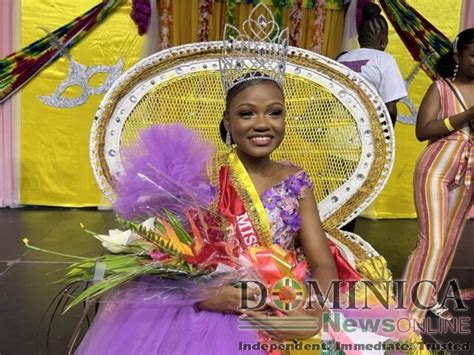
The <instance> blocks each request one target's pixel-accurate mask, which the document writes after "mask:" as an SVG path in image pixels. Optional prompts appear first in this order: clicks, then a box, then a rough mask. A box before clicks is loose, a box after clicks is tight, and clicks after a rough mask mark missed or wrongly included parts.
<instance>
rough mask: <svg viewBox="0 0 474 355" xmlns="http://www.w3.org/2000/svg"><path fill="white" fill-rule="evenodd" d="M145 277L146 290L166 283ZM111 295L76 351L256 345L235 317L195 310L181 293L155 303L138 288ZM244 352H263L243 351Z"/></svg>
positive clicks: (111, 354)
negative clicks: (148, 283)
mask: <svg viewBox="0 0 474 355" xmlns="http://www.w3.org/2000/svg"><path fill="white" fill-rule="evenodd" d="M148 281H149V282H150V283H151V288H153V287H160V286H159V284H160V283H162V282H166V281H163V280H160V279H158V278H149V279H148ZM167 282H168V283H169V282H170V281H167ZM155 283H156V284H155ZM154 284H155V285H154ZM140 289H141V290H143V294H140V291H139V290H140ZM176 296H177V295H176ZM113 297H114V298H112V299H111V300H108V301H107V302H106V303H104V304H101V306H100V308H99V312H98V314H97V316H96V317H95V319H94V321H93V323H92V325H91V328H90V329H89V331H88V332H87V334H86V336H85V337H84V339H83V340H82V342H81V344H80V346H79V347H78V349H77V350H76V355H91V354H100V355H117V354H134V355H158V354H196V355H197V354H211V355H213V354H215V355H217V354H219V355H221V354H222V355H233V354H237V353H240V351H239V347H243V344H252V345H253V344H257V343H258V337H257V334H256V332H255V331H252V330H240V329H239V325H241V323H240V321H239V316H238V315H236V314H224V313H217V312H208V311H203V310H200V309H199V308H198V307H197V305H196V304H195V300H194V299H193V298H192V297H191V298H188V302H187V303H186V302H183V301H184V300H185V298H183V297H178V298H179V299H178V300H176V301H175V300H173V297H171V298H168V299H166V300H162V302H161V304H160V302H157V300H156V299H155V300H152V301H151V302H148V301H146V300H148V299H149V298H148V297H149V293H148V290H147V289H146V288H143V287H142V288H137V289H135V290H134V292H133V293H128V292H125V293H123V292H121V293H117V294H115V295H114V296H113ZM114 300H115V301H116V302H114ZM245 354H262V355H263V354H265V352H264V351H249V350H247V351H245Z"/></svg>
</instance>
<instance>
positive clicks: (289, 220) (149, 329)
mask: <svg viewBox="0 0 474 355" xmlns="http://www.w3.org/2000/svg"><path fill="white" fill-rule="evenodd" d="M307 188H309V189H311V188H312V183H311V181H310V178H309V176H308V174H306V173H305V172H304V171H299V172H297V173H295V174H292V175H290V176H289V177H288V178H286V179H285V180H283V181H281V182H279V183H278V184H276V185H275V186H273V187H272V188H270V189H269V190H267V191H266V192H265V193H264V194H263V196H262V202H263V205H264V207H265V210H266V212H267V216H268V219H269V222H270V226H271V229H272V233H273V241H274V242H275V243H278V244H279V245H281V246H282V247H284V248H287V249H289V248H292V245H293V242H294V238H295V236H296V233H297V231H298V229H299V227H300V224H301V219H300V216H299V214H298V209H299V202H298V200H299V199H300V198H301V197H302V195H303V191H304V190H305V189H307ZM132 297H133V296H132ZM128 301H129V302H127V300H124V299H121V300H120V302H119V303H113V302H111V301H109V302H107V303H104V304H103V305H102V306H101V307H100V309H99V312H98V314H97V316H96V317H95V319H94V321H93V323H92V325H91V327H90V329H89V331H88V332H87V334H86V336H85V337H84V339H83V340H82V343H81V344H80V346H79V347H78V349H77V350H76V355H95V354H97V355H109V354H110V355H118V354H124V355H132V354H133V355H141V354H144V355H145V354H146V355H154V354H209V355H213V354H219V355H226V354H229V355H231V354H237V353H239V352H240V353H242V354H265V352H264V351H262V350H255V351H253V350H239V349H241V348H242V346H243V344H256V343H257V342H258V336H257V333H256V332H255V331H249V330H239V329H238V327H239V316H238V315H236V314H223V313H217V312H209V311H204V310H200V309H199V308H198V307H197V306H196V305H195V304H189V305H182V304H181V305H171V304H166V305H158V304H157V303H153V302H151V303H144V302H135V303H134V302H133V299H131V300H128Z"/></svg>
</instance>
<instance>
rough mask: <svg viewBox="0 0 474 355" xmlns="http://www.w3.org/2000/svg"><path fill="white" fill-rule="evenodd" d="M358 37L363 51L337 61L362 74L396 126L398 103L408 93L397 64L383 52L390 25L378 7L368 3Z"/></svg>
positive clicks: (338, 58)
mask: <svg viewBox="0 0 474 355" xmlns="http://www.w3.org/2000/svg"><path fill="white" fill-rule="evenodd" d="M358 34H359V36H358V41H359V44H360V46H361V48H358V49H354V50H351V51H349V52H345V53H342V54H340V55H339V56H338V57H337V58H336V60H337V61H338V62H339V63H341V64H344V65H346V66H348V67H349V68H351V69H352V70H354V71H355V72H358V73H360V74H361V75H362V76H363V77H364V78H365V79H367V80H368V81H369V82H370V83H371V84H372V85H373V86H374V88H375V89H376V90H377V91H378V93H379V95H380V97H381V98H382V100H383V101H384V102H385V105H386V106H387V109H388V112H389V113H390V118H391V121H392V124H393V125H395V122H396V120H397V101H399V100H400V99H402V98H403V97H405V96H407V91H406V88H405V83H404V81H403V78H402V76H401V74H400V70H399V69H398V66H397V62H396V61H395V59H394V58H393V57H392V56H391V55H390V54H388V53H385V52H384V50H385V48H386V47H387V43H388V23H387V20H385V18H384V17H383V16H382V15H381V9H380V7H379V6H378V5H376V4H374V3H368V4H367V5H365V6H364V8H363V10H362V21H361V24H360V26H359V29H358Z"/></svg>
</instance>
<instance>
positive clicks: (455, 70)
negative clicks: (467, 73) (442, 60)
mask: <svg viewBox="0 0 474 355" xmlns="http://www.w3.org/2000/svg"><path fill="white" fill-rule="evenodd" d="M458 71H459V64H458V63H456V66H455V67H454V72H453V77H452V79H451V80H452V81H454V80H456V75H458Z"/></svg>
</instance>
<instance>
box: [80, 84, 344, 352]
mask: <svg viewBox="0 0 474 355" xmlns="http://www.w3.org/2000/svg"><path fill="white" fill-rule="evenodd" d="M222 124H223V126H224V127H225V132H224V133H225V136H227V135H228V137H227V141H228V142H229V141H232V142H233V143H234V148H233V149H232V151H231V152H230V153H229V158H228V160H227V162H225V163H224V164H223V165H222V166H221V167H220V174H219V189H218V190H219V191H220V194H219V195H218V196H217V197H216V198H217V200H216V206H217V207H216V210H217V211H216V212H218V213H219V214H220V215H222V216H224V217H225V219H226V222H227V223H229V224H230V225H231V226H232V227H233V228H230V230H233V231H234V232H232V233H229V235H228V236H227V243H232V245H233V246H234V247H235V246H237V247H239V248H240V249H245V248H249V247H252V246H266V247H268V246H271V245H273V244H276V245H278V246H280V247H281V248H282V249H284V250H286V251H294V250H295V243H298V245H299V246H300V247H301V250H302V251H303V254H304V256H305V257H306V260H307V263H308V266H309V269H310V270H311V274H310V276H311V277H312V279H314V280H317V282H318V284H319V286H320V287H321V289H322V292H324V294H325V293H326V291H327V290H328V289H329V288H330V283H331V281H333V280H336V279H337V278H338V274H337V270H336V266H335V262H334V258H333V255H332V253H331V251H330V248H329V246H328V241H327V239H326V236H325V233H324V231H323V228H322V225H321V221H320V219H319V215H318V210H317V206H316V201H315V198H314V195H313V193H312V191H311V190H312V188H313V185H312V183H311V180H310V178H309V176H308V174H307V173H306V172H304V171H303V170H301V169H300V168H298V167H296V166H294V165H292V164H289V163H280V162H275V161H272V160H271V159H270V154H271V153H272V152H273V151H274V150H275V149H276V148H278V146H279V145H280V144H281V142H282V141H283V138H284V134H285V99H284V96H283V91H282V89H281V87H280V86H279V85H278V84H277V83H276V82H275V81H273V80H270V79H268V78H264V77H257V78H253V79H251V80H244V81H241V82H240V83H238V84H237V85H235V86H233V87H232V88H231V89H230V90H229V91H228V93H227V97H226V109H225V114H224V119H223V123H222ZM216 129H217V127H216ZM221 129H222V128H221ZM259 207H261V208H259ZM242 216H245V218H248V220H249V221H250V224H247V226H246V227H248V228H249V229H250V231H249V230H248V229H247V230H242V228H241V225H240V224H239V220H242V218H243V217H242ZM259 291H260V290H259V289H251V290H250V291H249V292H248V294H247V296H248V300H253V299H254V296H257V297H259V296H260V295H259ZM241 292H242V291H241V290H240V289H239V288H236V287H234V286H233V285H227V286H223V287H222V288H220V289H219V291H218V292H217V294H216V295H215V296H213V297H211V298H209V299H206V300H203V301H200V302H195V303H192V304H188V305H179V306H176V305H174V306H173V305H171V304H170V305H169V306H167V305H166V302H165V304H164V305H160V306H157V305H153V304H151V305H150V304H149V305H143V304H140V303H137V304H133V302H127V301H122V302H118V303H107V304H105V305H104V306H103V307H102V308H101V310H100V311H99V314H98V315H97V317H96V319H95V320H94V323H93V325H92V327H91V329H90V330H89V332H88V333H87V335H86V337H85V338H84V340H83V342H82V344H81V345H80V347H79V348H78V350H77V354H118V353H122V354H139V353H146V354H204V353H205V354H235V353H236V352H237V351H238V350H239V344H257V343H258V342H259V338H258V336H257V334H256V332H255V331H248V330H239V317H240V316H241V315H242V313H243V312H245V311H243V310H242V309H239V307H241V303H242V299H241V297H242V293H241ZM321 314H322V309H321V308H318V309H313V310H305V309H303V307H299V308H297V309H295V310H289V311H283V314H279V316H280V317H292V318H293V319H295V318H298V317H305V318H306V319H307V318H308V317H314V322H313V324H314V326H313V327H312V328H311V329H303V330H288V328H287V329H286V330H282V329H278V327H276V328H274V329H273V328H272V329H267V330H266V333H267V335H268V336H270V337H271V338H272V339H274V340H278V341H282V340H284V339H305V338H310V337H312V336H314V335H316V334H318V333H319V330H320V327H321V324H322V316H321ZM249 315H251V316H253V317H255V318H256V319H260V321H258V323H259V324H260V325H262V326H265V324H266V322H267V317H269V316H272V315H275V312H274V310H273V309H272V308H271V307H267V308H265V309H264V310H263V311H260V312H250V313H249ZM270 319H271V317H269V320H268V321H270ZM306 324H307V323H306ZM184 329H186V331H183V330H184ZM143 351H146V352H143ZM255 352H256V353H260V352H261V351H255ZM262 353H264V352H262Z"/></svg>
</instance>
